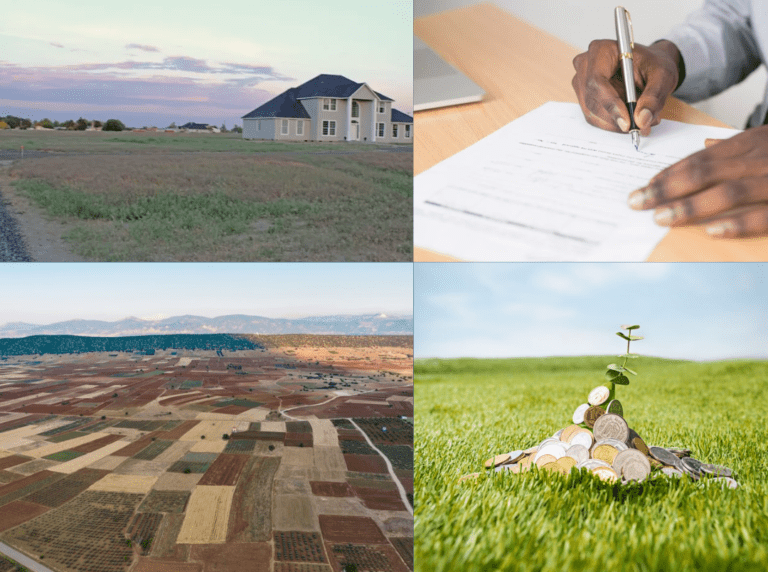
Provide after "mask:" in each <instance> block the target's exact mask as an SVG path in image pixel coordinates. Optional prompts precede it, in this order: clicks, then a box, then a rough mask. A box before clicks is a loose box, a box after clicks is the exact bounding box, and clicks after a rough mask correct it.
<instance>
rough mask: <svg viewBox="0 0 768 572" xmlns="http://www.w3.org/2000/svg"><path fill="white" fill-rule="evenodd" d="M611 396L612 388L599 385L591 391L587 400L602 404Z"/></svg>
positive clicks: (593, 403)
mask: <svg viewBox="0 0 768 572" xmlns="http://www.w3.org/2000/svg"><path fill="white" fill-rule="evenodd" d="M610 396H611V390H610V389H608V388H607V387H605V386H604V385H598V386H597V387H596V388H595V389H593V390H592V391H590V392H589V397H587V401H588V402H589V404H590V405H602V404H603V403H605V402H606V401H608V398H609V397H610Z"/></svg>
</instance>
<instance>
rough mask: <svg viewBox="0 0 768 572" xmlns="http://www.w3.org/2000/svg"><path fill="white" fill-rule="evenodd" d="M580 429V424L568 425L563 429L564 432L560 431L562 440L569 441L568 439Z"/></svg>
mask: <svg viewBox="0 0 768 572" xmlns="http://www.w3.org/2000/svg"><path fill="white" fill-rule="evenodd" d="M578 429H580V427H579V426H578V425H568V427H566V428H565V429H563V432H562V433H560V440H561V441H563V442H565V443H567V442H568V439H570V438H571V435H572V434H573V432H574V431H576V430H578Z"/></svg>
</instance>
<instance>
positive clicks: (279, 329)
mask: <svg viewBox="0 0 768 572" xmlns="http://www.w3.org/2000/svg"><path fill="white" fill-rule="evenodd" d="M152 334H326V335H340V336H363V335H365V336H373V335H377V336H387V335H413V316H412V315H409V316H404V315H386V314H360V315H340V316H312V317H308V318H298V319H295V320H291V319H282V318H264V317H261V316H245V315H232V316H219V317H217V318H205V317H203V316H175V317H173V318H164V319H161V320H142V319H139V318H133V317H131V318H125V319H124V320H120V321H117V322H103V321H100V320H69V321H66V322H56V323H54V324H47V325H38V324H27V323H24V322H9V323H7V324H5V325H3V326H0V338H22V337H26V336H40V335H52V336H60V335H72V336H106V337H113V336H146V335H152Z"/></svg>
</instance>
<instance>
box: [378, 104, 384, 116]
mask: <svg viewBox="0 0 768 572" xmlns="http://www.w3.org/2000/svg"><path fill="white" fill-rule="evenodd" d="M379 113H384V102H383V101H380V102H379Z"/></svg>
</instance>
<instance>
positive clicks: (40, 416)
mask: <svg viewBox="0 0 768 572" xmlns="http://www.w3.org/2000/svg"><path fill="white" fill-rule="evenodd" d="M239 338H240V341H243V342H245V341H247V345H249V346H251V347H249V348H247V349H231V347H233V346H222V347H226V349H221V348H218V349H214V348H211V349H184V348H168V347H165V348H163V347H158V348H151V349H143V350H140V351H138V350H137V351H99V352H83V351H79V350H78V351H79V353H35V354H27V355H9V354H7V353H6V354H2V355H0V542H2V543H4V544H6V545H8V546H9V547H11V548H12V549H15V550H17V551H19V552H21V553H22V554H24V555H26V556H27V557H29V558H31V559H33V560H35V561H37V562H38V563H40V564H41V565H43V566H45V567H47V568H48V569H50V570H54V571H56V572H125V571H130V572H155V571H157V572H160V571H182V572H187V571H189V572H193V571H194V572H206V571H222V572H226V571H236V570H237V571H241V570H254V571H257V572H260V571H264V572H272V571H274V572H344V571H349V570H356V571H357V572H366V571H371V572H372V571H390V572H405V571H407V570H413V509H412V504H413V377H412V372H413V338H412V337H410V336H348V337H346V336H309V335H302V336H239ZM234 347H238V348H239V347H240V346H234ZM0 351H1V350H0ZM0 550H2V547H0ZM3 562H4V561H3V560H2V559H1V558H0V569H2V565H3V564H2V563H3Z"/></svg>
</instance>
